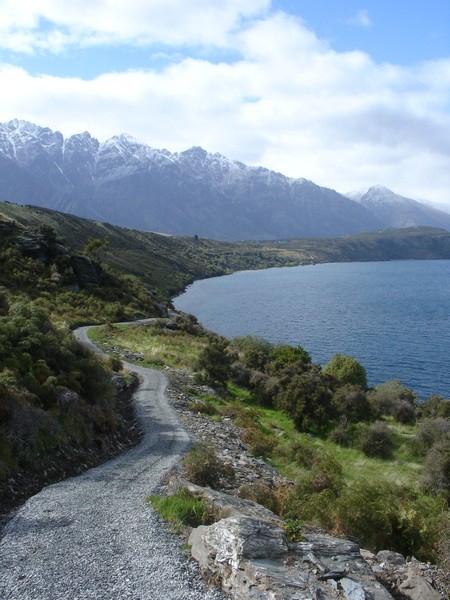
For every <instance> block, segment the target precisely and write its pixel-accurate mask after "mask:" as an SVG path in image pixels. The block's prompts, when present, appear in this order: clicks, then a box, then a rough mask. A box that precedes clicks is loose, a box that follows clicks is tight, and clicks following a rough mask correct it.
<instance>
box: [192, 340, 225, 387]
mask: <svg viewBox="0 0 450 600" xmlns="http://www.w3.org/2000/svg"><path fill="white" fill-rule="evenodd" d="M228 346H229V342H228V340H227V339H226V338H224V337H222V336H218V335H214V336H211V337H210V338H209V341H208V344H207V345H206V346H205V348H204V349H203V351H202V352H201V354H200V356H199V358H198V361H197V365H196V369H197V370H198V371H202V372H203V373H204V374H205V375H206V377H207V379H208V380H209V381H210V382H211V383H219V384H220V385H225V383H226V382H227V381H228V379H229V378H230V375H231V357H230V355H229V354H228V352H227V349H228Z"/></svg>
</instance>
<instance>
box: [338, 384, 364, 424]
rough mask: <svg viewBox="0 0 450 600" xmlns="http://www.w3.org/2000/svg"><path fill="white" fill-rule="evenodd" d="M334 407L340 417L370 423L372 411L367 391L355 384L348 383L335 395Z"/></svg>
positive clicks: (355, 421)
mask: <svg viewBox="0 0 450 600" xmlns="http://www.w3.org/2000/svg"><path fill="white" fill-rule="evenodd" d="M332 404H333V407H334V408H335V410H336V412H337V413H338V414H339V415H343V416H345V417H346V419H347V420H348V421H352V422H354V423H358V422H359V421H370V419H371V409H370V403H369V401H368V400H367V396H366V393H365V391H364V390H363V389H362V387H361V386H359V385H355V384H354V383H346V384H345V385H343V386H341V387H339V388H338V389H337V390H336V391H335V392H334V394H333V400H332Z"/></svg>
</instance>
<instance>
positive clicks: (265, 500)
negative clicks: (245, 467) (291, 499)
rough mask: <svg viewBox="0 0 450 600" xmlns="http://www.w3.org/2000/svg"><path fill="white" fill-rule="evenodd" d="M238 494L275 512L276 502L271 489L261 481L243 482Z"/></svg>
mask: <svg viewBox="0 0 450 600" xmlns="http://www.w3.org/2000/svg"><path fill="white" fill-rule="evenodd" d="M238 496H239V497H240V498H245V499H246V500H252V502H257V503H258V504H261V505H262V506H265V507H266V508H268V509H269V510H271V511H272V512H276V509H277V502H276V496H275V493H274V492H273V490H271V489H270V487H269V486H267V485H265V484H263V483H245V484H243V485H241V486H240V488H239V490H238Z"/></svg>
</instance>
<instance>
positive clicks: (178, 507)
mask: <svg viewBox="0 0 450 600" xmlns="http://www.w3.org/2000/svg"><path fill="white" fill-rule="evenodd" d="M148 501H149V502H150V503H151V504H152V506H153V507H154V509H155V510H156V512H157V513H158V514H159V515H160V516H161V518H162V519H164V521H167V522H168V523H169V524H170V526H171V527H172V529H173V530H174V531H176V532H180V531H181V530H182V529H183V528H184V527H198V526H199V525H201V524H202V523H203V522H204V518H205V514H206V504H205V502H204V501H203V500H199V499H198V498H195V497H194V496H193V495H192V494H191V493H190V492H189V491H188V490H187V489H185V488H183V489H181V490H179V491H178V492H177V493H176V494H173V495H171V496H159V495H152V496H149V498H148Z"/></svg>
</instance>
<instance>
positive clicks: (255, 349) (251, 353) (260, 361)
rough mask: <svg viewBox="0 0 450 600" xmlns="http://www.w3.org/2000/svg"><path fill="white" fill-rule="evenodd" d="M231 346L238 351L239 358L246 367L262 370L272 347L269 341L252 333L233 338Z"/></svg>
mask: <svg viewBox="0 0 450 600" xmlns="http://www.w3.org/2000/svg"><path fill="white" fill-rule="evenodd" d="M231 347H232V349H233V350H235V351H236V352H237V353H238V355H239V359H240V360H241V361H242V362H243V363H244V365H245V366H246V367H248V368H249V369H256V370H264V367H265V365H266V363H267V360H268V358H269V354H270V352H271V350H272V349H273V345H272V344H271V343H270V342H268V341H267V340H265V339H263V338H261V337H259V336H254V335H246V336H244V337H236V338H234V339H233V340H232V342H231Z"/></svg>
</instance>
